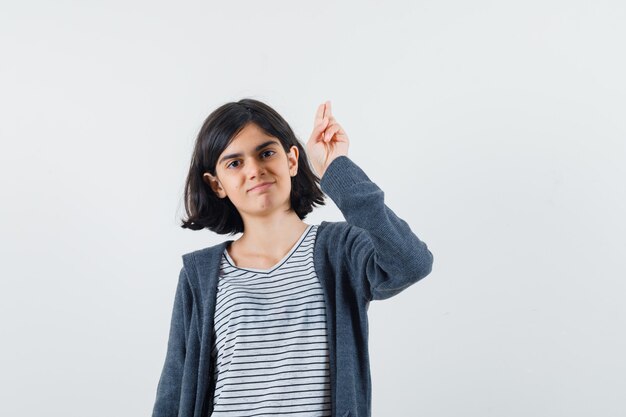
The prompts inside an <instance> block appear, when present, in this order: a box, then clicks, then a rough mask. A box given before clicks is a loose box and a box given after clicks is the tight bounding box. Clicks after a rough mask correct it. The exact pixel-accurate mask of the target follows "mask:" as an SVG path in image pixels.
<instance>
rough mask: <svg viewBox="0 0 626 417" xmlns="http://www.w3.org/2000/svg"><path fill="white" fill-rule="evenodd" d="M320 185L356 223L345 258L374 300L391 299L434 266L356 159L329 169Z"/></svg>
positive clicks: (337, 161)
mask: <svg viewBox="0 0 626 417" xmlns="http://www.w3.org/2000/svg"><path fill="white" fill-rule="evenodd" d="M320 187H321V189H322V191H324V193H326V194H327V195H328V196H329V197H330V198H331V199H332V200H333V201H334V202H335V204H336V205H337V207H338V208H339V209H340V210H341V212H342V214H343V215H344V217H345V219H346V221H347V223H348V224H349V225H350V226H356V227H350V228H349V231H348V236H347V239H346V245H345V248H344V249H345V256H346V257H347V264H348V265H349V267H350V270H351V271H350V272H351V276H353V277H356V279H357V281H358V283H359V284H358V285H359V287H360V288H358V289H357V290H359V291H360V292H361V293H362V295H363V297H364V298H365V299H366V300H368V301H371V300H384V299H387V298H390V297H392V296H394V295H396V294H398V293H400V292H401V291H403V290H404V289H405V288H407V287H409V286H410V285H412V284H414V283H416V282H417V281H419V280H420V279H422V278H424V277H425V276H427V275H428V274H429V273H430V272H431V270H432V264H433V254H432V253H431V252H430V250H429V249H428V247H427V245H426V243H424V242H422V241H421V240H420V239H419V238H418V237H417V236H416V235H415V233H413V232H412V231H411V228H410V227H409V225H408V224H407V223H406V222H405V221H404V220H402V219H401V218H399V217H398V216H397V215H396V214H395V213H394V212H393V211H392V210H391V209H390V208H389V207H387V205H385V202H384V192H383V191H382V190H381V189H380V188H379V187H378V186H377V185H376V184H375V183H373V182H372V181H371V180H370V179H369V178H368V177H367V175H366V174H365V172H363V170H362V169H361V168H360V167H358V166H357V165H356V164H355V163H354V162H353V161H352V160H351V159H350V158H348V157H347V156H344V155H342V156H339V157H337V158H335V159H334V160H333V161H332V162H331V163H330V165H329V166H328V167H327V168H326V171H325V172H324V175H323V176H322V179H321V180H320Z"/></svg>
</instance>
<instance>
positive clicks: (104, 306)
mask: <svg viewBox="0 0 626 417" xmlns="http://www.w3.org/2000/svg"><path fill="white" fill-rule="evenodd" d="M624 21H626V6H625V5H624V2H622V1H593V2H592V1H576V0H574V1H572V0H569V1H550V0H547V1H546V0H542V1H473V2H465V1H458V0H457V1H445V0H444V1H395V2H394V1H390V2H382V1H352V2H330V1H315V2H293V1H232V2H215V1H213V2H211V1H205V2H200V1H198V2H178V3H175V2H161V1H154V0H152V1H99V2H95V1H54V2H47V1H23V2H17V1H6V0H3V1H2V3H1V6H0V47H1V51H0V52H1V55H0V121H1V122H0V138H1V148H0V185H1V195H2V204H1V206H0V210H1V215H0V227H1V234H2V239H1V248H0V249H1V250H0V256H1V262H0V265H1V269H0V274H1V280H0V320H1V322H0V328H1V329H2V343H1V347H0V349H1V352H0V361H1V362H0V369H1V372H0V384H1V387H2V389H1V390H0V396H1V397H0V415H3V416H63V417H74V416H76V417H83V416H90V417H104V416H107V417H108V416H129V417H130V416H149V415H150V413H151V411H152V406H153V401H154V397H155V393H156V387H157V383H158V378H159V375H160V372H161V367H162V365H163V361H164V359H165V352H166V343H167V337H168V330H169V320H170V315H171V308H172V305H173V300H174V292H175V288H176V283H177V279H178V272H179V270H180V267H181V265H182V260H181V258H180V256H181V255H182V254H183V253H186V252H189V251H192V250H196V249H200V248H203V247H206V246H210V245H213V244H216V243H219V242H221V241H223V240H224V239H225V238H226V237H225V236H219V235H215V234H213V233H212V232H209V231H206V230H205V231H195V232H194V231H190V230H186V229H182V228H180V227H179V224H180V217H181V216H182V215H183V214H184V207H183V201H182V193H183V185H184V180H185V177H186V174H187V169H188V166H189V162H190V157H191V151H192V145H193V141H194V140H195V135H196V134H197V132H198V130H199V128H200V126H201V124H202V122H203V121H204V119H205V118H206V116H207V115H208V114H209V113H210V112H211V111H212V110H214V109H215V108H216V107H217V106H219V105H221V104H223V103H225V102H228V101H236V100H239V99H241V98H243V97H251V98H256V99H259V100H262V101H265V102H266V103H268V104H269V105H271V106H273V107H274V108H275V109H276V110H277V111H278V112H279V113H281V114H282V115H283V116H284V117H285V119H286V120H287V121H288V122H289V123H290V124H291V126H292V127H293V129H294V131H295V132H296V134H297V135H298V137H299V138H300V140H301V141H302V142H303V143H305V142H306V140H308V137H309V135H310V133H311V129H312V127H313V117H314V114H315V110H316V107H317V105H318V104H320V103H322V102H323V101H324V100H327V99H328V100H331V102H332V105H333V113H334V114H335V116H336V118H337V121H338V122H339V123H340V124H341V125H342V126H343V127H344V129H345V130H346V132H347V133H348V136H349V138H350V142H351V145H350V152H349V156H350V157H351V158H352V159H353V160H354V161H355V162H356V163H357V164H358V165H359V166H360V167H361V168H362V169H363V170H364V171H365V172H366V173H367V174H368V175H369V177H370V178H371V179H372V180H373V181H374V182H375V183H376V184H377V185H379V186H380V187H381V188H382V189H383V190H384V191H385V201H386V203H387V205H388V206H389V207H390V208H391V209H392V210H394V212H395V213H396V214H398V215H399V216H400V217H401V218H403V219H405V220H406V221H407V222H408V223H409V224H410V226H411V228H412V230H413V231H414V232H415V233H416V235H417V236H418V237H419V238H420V239H422V240H424V241H425V242H426V243H427V244H428V246H429V248H430V249H431V251H432V252H433V255H434V265H433V271H432V272H431V274H430V275H429V276H428V277H426V278H424V280H422V281H420V282H418V283H417V284H415V285H414V286H412V287H410V288H409V289H407V290H405V291H404V292H403V293H401V294H399V295H397V296H396V297H393V298H391V299H389V300H385V301H378V302H373V303H372V304H371V306H370V310H369V318H370V360H371V366H372V384H373V396H372V406H373V408H372V411H373V412H372V415H373V416H375V417H380V416H385V417H386V416H394V417H404V416H406V417H411V416H428V417H457V416H472V417H474V416H475V417H484V416H494V417H496V416H497V417H500V416H507V417H518V416H519V417H522V416H568V417H574V416H603V417H604V416H623V415H626V399H625V397H624V392H625V389H626V360H625V359H624V354H623V352H624V351H626V335H625V332H624V331H625V328H626V327H625V326H626V306H625V303H624V296H625V295H626V260H625V258H626V256H625V255H626V240H625V238H624V237H625V234H626V222H625V220H624V213H626V186H625V184H624V179H625V178H626V118H625V116H626V81H625V77H624V74H626V56H625V54H624V41H625V39H626V26H625V25H624ZM322 220H328V221H339V220H343V217H342V215H341V212H340V211H339V210H338V209H337V207H336V206H335V205H334V203H333V202H332V200H330V199H329V198H328V199H327V206H326V207H323V208H319V209H316V210H315V211H314V212H313V213H312V214H311V215H309V217H307V219H306V220H305V221H306V222H307V223H309V224H319V223H320V222H321V221H322Z"/></svg>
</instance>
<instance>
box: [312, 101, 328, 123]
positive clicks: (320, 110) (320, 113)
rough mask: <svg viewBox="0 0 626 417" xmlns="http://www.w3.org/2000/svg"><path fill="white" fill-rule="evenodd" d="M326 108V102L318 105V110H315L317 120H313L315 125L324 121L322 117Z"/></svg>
mask: <svg viewBox="0 0 626 417" xmlns="http://www.w3.org/2000/svg"><path fill="white" fill-rule="evenodd" d="M324 108H325V105H324V103H322V104H320V105H319V106H317V111H316V112H315V120H314V121H313V122H314V125H315V126H317V125H318V124H320V122H321V121H322V118H323V117H324Z"/></svg>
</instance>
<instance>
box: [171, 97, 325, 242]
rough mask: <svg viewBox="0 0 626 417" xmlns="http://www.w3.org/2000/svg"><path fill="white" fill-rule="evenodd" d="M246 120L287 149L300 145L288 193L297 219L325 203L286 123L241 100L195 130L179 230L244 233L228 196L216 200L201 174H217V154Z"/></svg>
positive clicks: (263, 107) (222, 108)
mask: <svg viewBox="0 0 626 417" xmlns="http://www.w3.org/2000/svg"><path fill="white" fill-rule="evenodd" d="M248 123H255V124H256V125H257V126H259V127H260V128H261V129H262V130H263V131H264V132H265V133H266V134H267V135H269V136H273V137H276V138H277V139H278V140H279V141H280V143H281V144H282V146H283V149H284V150H285V153H288V152H289V150H290V148H291V146H293V145H295V146H297V147H298V150H299V152H298V172H297V174H296V175H295V176H294V177H291V196H290V201H291V208H292V209H293V210H294V211H295V212H296V214H297V215H298V217H299V218H300V219H304V218H305V217H306V215H307V214H308V213H310V212H311V211H313V207H314V206H318V205H325V203H324V193H323V192H322V190H321V189H320V187H319V183H320V179H319V177H318V176H317V175H315V174H314V173H313V171H312V170H311V167H310V166H309V160H308V158H307V156H306V152H305V150H304V147H303V146H302V145H301V143H300V141H299V140H298V138H296V135H295V134H294V132H293V130H292V129H291V127H290V126H289V124H288V123H287V122H286V121H285V119H283V118H282V117H281V116H280V115H279V114H278V113H277V112H276V111H275V110H274V109H272V108H271V107H270V106H268V105H267V104H265V103H262V102H260V101H258V100H254V99H251V98H244V99H242V100H239V101H237V102H230V103H226V104H224V105H222V106H220V107H218V108H217V109H215V110H214V111H213V112H212V113H211V114H210V115H209V116H208V117H207V118H206V120H205V121H204V123H203V125H202V128H201V129H200V132H199V133H198V136H197V138H196V142H195V146H194V150H193V155H192V157H191V166H190V167H189V173H188V175H187V180H186V182H185V196H184V199H185V211H186V212H187V219H181V220H182V225H181V227H182V228H187V229H192V230H200V229H209V230H211V231H213V232H215V233H218V234H231V235H234V234H236V233H241V232H243V220H242V218H241V216H240V215H239V212H238V211H237V208H236V207H235V206H234V205H233V203H232V202H231V201H230V199H229V198H228V197H225V198H219V197H218V196H217V194H215V193H214V192H213V190H212V189H211V186H210V185H209V183H208V182H207V181H206V180H205V179H204V178H203V174H204V173H205V172H208V173H210V174H211V175H213V176H215V175H216V172H215V165H216V163H217V158H218V157H219V156H220V155H221V154H222V152H223V151H224V149H226V147H228V145H229V144H230V142H231V141H232V139H233V138H234V137H235V136H237V134H238V133H239V132H240V131H241V130H242V129H243V128H244V127H245V126H246V125H247V124H248Z"/></svg>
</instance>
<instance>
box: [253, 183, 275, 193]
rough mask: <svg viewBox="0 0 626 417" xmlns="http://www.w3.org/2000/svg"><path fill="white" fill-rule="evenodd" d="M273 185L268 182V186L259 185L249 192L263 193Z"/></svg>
mask: <svg viewBox="0 0 626 417" xmlns="http://www.w3.org/2000/svg"><path fill="white" fill-rule="evenodd" d="M272 184H274V183H273V182H270V183H269V184H263V185H259V186H257V187H255V188H253V189H251V190H250V191H252V192H255V191H263V190H267V189H268V188H270V186H271V185H272Z"/></svg>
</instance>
